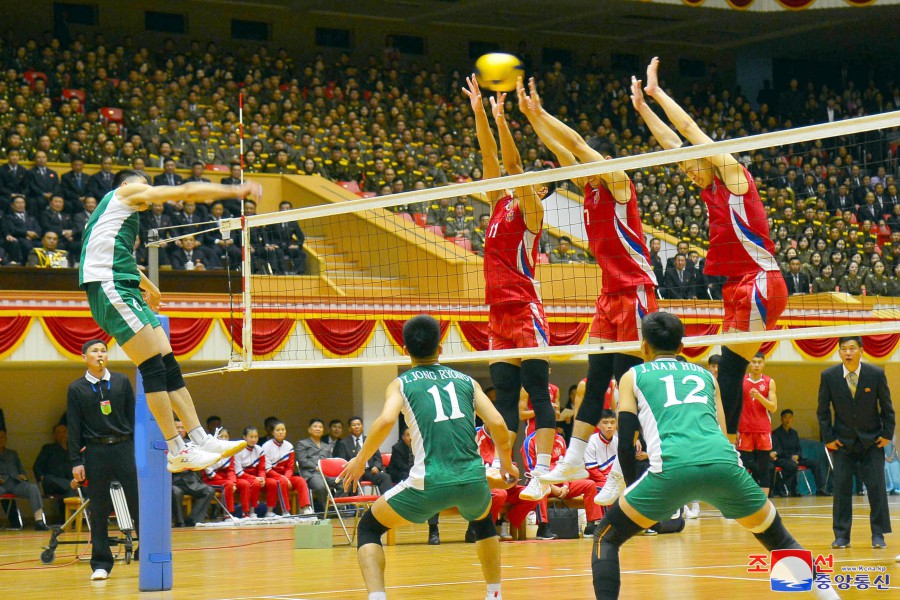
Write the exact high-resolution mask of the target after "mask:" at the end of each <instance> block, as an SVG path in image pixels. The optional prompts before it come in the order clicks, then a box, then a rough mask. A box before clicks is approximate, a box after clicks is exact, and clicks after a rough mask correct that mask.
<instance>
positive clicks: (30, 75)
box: [22, 71, 49, 87]
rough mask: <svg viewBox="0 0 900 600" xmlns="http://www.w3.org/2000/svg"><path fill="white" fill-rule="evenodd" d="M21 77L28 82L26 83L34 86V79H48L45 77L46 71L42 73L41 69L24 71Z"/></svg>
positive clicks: (45, 80) (46, 80)
mask: <svg viewBox="0 0 900 600" xmlns="http://www.w3.org/2000/svg"><path fill="white" fill-rule="evenodd" d="M22 77H24V78H25V81H27V82H28V85H29V86H31V87H34V80H35V79H43V80H44V83H47V82H48V81H49V79H48V78H47V74H46V73H42V72H41V71H25V72H24V73H22Z"/></svg>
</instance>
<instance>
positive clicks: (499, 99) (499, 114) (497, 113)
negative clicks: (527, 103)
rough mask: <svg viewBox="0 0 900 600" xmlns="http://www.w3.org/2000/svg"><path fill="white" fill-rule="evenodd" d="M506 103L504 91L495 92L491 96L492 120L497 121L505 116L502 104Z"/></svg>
mask: <svg viewBox="0 0 900 600" xmlns="http://www.w3.org/2000/svg"><path fill="white" fill-rule="evenodd" d="M505 104H506V92H497V95H496V96H491V114H493V115H494V120H495V121H499V120H500V119H504V118H505V117H506V114H505V110H504V108H503V107H504V105H505Z"/></svg>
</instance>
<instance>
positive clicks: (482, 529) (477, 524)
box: [469, 514, 497, 542]
mask: <svg viewBox="0 0 900 600" xmlns="http://www.w3.org/2000/svg"><path fill="white" fill-rule="evenodd" d="M469 525H470V526H471V528H472V531H473V532H474V533H475V541H476V542H480V541H481V540H486V539H489V538H492V537H495V536H496V535H497V527H496V526H495V525H494V518H493V517H492V516H491V515H490V514H488V516H486V517H485V518H483V519H478V520H477V521H470V522H469Z"/></svg>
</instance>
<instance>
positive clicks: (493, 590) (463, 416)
mask: <svg viewBox="0 0 900 600" xmlns="http://www.w3.org/2000/svg"><path fill="white" fill-rule="evenodd" d="M440 339H441V331H440V326H439V325H438V322H437V321H436V320H434V319H433V318H432V317H430V316H428V315H419V316H417V317H413V318H412V319H410V320H409V321H407V322H406V324H405V325H404V326H403V344H404V348H403V351H404V353H406V354H409V357H410V359H411V361H412V368H411V369H410V370H409V371H407V372H406V373H404V374H403V375H401V376H400V377H398V378H397V379H395V380H394V381H393V382H391V384H390V385H388V388H387V392H386V398H385V403H384V409H383V410H382V412H381V415H380V416H379V417H378V418H377V419H376V420H375V422H374V423H373V424H372V428H371V430H370V431H369V437H367V438H366V441H365V443H364V444H363V447H362V449H361V450H360V451H359V453H358V454H357V455H356V457H355V458H353V459H352V460H351V461H350V462H349V463H347V466H346V467H345V468H344V470H343V471H342V472H341V474H340V476H339V477H338V481H342V482H343V485H344V489H345V490H349V489H350V488H351V486H352V485H354V484H355V483H356V482H357V481H359V479H360V478H361V477H362V476H363V475H364V474H365V469H366V461H368V459H369V458H370V457H371V456H372V455H373V454H374V453H375V452H377V451H378V448H379V447H380V446H381V442H383V441H384V439H385V438H386V437H387V435H388V433H390V431H391V429H392V428H393V426H394V424H395V423H396V422H397V417H398V416H399V414H400V413H401V412H402V413H403V416H404V417H405V419H406V424H407V425H408V426H409V430H410V434H411V435H412V446H413V447H414V448H416V449H417V450H416V452H415V453H414V460H415V462H414V464H413V466H412V469H410V472H409V477H408V478H407V479H405V480H403V481H401V482H400V483H398V484H397V485H396V486H394V487H393V488H391V489H390V490H389V491H388V492H387V493H386V494H385V495H383V496H382V497H381V498H379V499H378V501H377V502H375V504H373V505H372V508H370V509H369V510H367V511H366V513H365V514H364V515H363V516H362V518H361V519H360V521H359V528H358V530H357V531H358V538H359V543H358V546H357V548H358V550H357V557H358V559H359V566H360V569H361V570H362V575H363V579H364V580H365V582H366V588H367V589H368V591H369V600H385V598H386V595H385V590H384V549H383V548H382V547H381V536H382V534H384V532H385V531H387V530H388V529H393V528H394V527H400V526H403V525H407V524H409V523H420V524H421V523H424V522H426V521H427V520H428V519H429V518H430V517H431V516H432V515H435V514H437V513H439V512H441V511H442V510H446V509H448V508H452V507H456V508H458V509H459V513H460V515H462V517H463V518H464V519H467V520H469V521H473V523H472V528H473V530H474V532H475V539H476V542H475V549H476V551H477V552H478V558H479V560H480V561H481V569H482V571H483V573H484V577H485V580H486V581H487V596H486V598H487V599H490V600H499V599H500V598H501V595H500V541H499V538H498V537H497V529H496V527H495V526H494V519H493V518H492V517H491V492H490V490H489V489H488V482H487V479H486V478H485V470H484V466H483V464H482V461H481V456H480V455H479V453H478V446H476V444H475V414H476V413H477V414H478V415H479V416H480V417H481V418H482V419H483V420H484V422H485V423H486V424H487V425H488V427H489V428H490V429H491V431H493V432H494V434H495V440H496V443H497V446H498V450H499V452H498V455H497V458H498V459H499V461H500V474H501V477H503V478H504V479H506V480H509V479H516V478H518V475H519V473H518V470H517V469H516V467H515V465H513V464H512V456H511V448H512V444H511V442H512V438H511V437H510V435H509V432H508V430H507V428H506V423H505V422H504V420H503V417H502V416H501V415H500V413H499V412H497V410H496V409H495V408H494V405H493V404H492V403H491V401H490V400H489V399H488V397H487V396H485V395H484V392H482V391H481V386H479V385H478V383H477V382H476V381H475V380H473V379H472V378H471V377H469V376H468V375H464V374H462V373H460V372H458V371H455V370H453V369H451V368H449V367H444V366H442V365H440V364H439V363H438V357H439V355H440V353H441V346H440Z"/></svg>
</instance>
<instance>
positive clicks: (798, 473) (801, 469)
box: [797, 466, 812, 495]
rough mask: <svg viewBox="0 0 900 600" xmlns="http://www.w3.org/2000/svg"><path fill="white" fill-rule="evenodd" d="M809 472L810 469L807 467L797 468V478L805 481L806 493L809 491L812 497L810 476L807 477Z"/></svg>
mask: <svg viewBox="0 0 900 600" xmlns="http://www.w3.org/2000/svg"><path fill="white" fill-rule="evenodd" d="M807 471H809V469H808V468H807V467H804V466H798V467H797V478H798V479H803V483H805V484H806V491H807V492H808V493H809V494H810V495H812V486H811V485H809V479H808V477H809V475H807ZM801 474H803V477H800V475H801Z"/></svg>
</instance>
